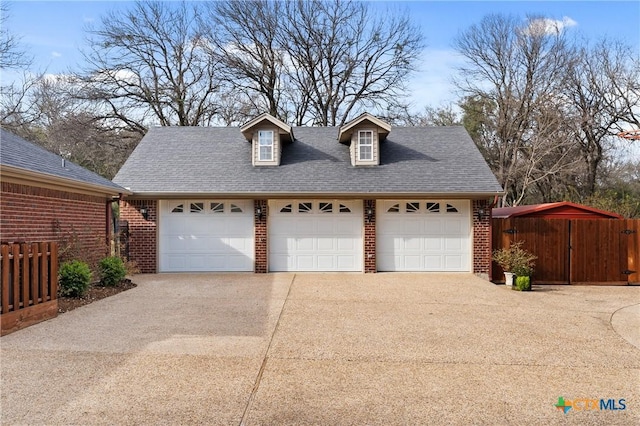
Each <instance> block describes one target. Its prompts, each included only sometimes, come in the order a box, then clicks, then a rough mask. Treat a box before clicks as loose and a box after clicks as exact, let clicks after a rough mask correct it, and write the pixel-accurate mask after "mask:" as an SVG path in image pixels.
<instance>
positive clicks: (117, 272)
mask: <svg viewBox="0 0 640 426" xmlns="http://www.w3.org/2000/svg"><path fill="white" fill-rule="evenodd" d="M98 269H99V271H100V284H101V285H103V286H105V287H113V286H115V285H117V284H118V283H119V282H120V281H122V279H123V278H124V276H125V275H126V274H127V269H126V268H125V266H124V263H123V262H122V259H120V258H119V257H117V256H110V257H105V258H104V259H102V260H101V261H100V264H99V265H98Z"/></svg>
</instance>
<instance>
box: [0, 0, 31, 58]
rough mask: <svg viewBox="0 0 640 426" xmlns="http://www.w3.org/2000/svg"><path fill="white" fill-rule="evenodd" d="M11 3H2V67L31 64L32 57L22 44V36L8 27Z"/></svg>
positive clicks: (0, 14) (0, 45) (0, 33)
mask: <svg viewBox="0 0 640 426" xmlns="http://www.w3.org/2000/svg"><path fill="white" fill-rule="evenodd" d="M8 19H9V4H8V3H7V2H6V1H5V2H1V3H0V69H20V68H23V69H24V68H27V67H28V66H29V65H31V62H32V58H31V57H30V56H29V55H28V54H27V53H26V51H25V50H24V49H23V48H22V46H21V45H20V37H18V36H17V35H15V34H12V33H11V32H10V31H9V29H8V28H7V21H8Z"/></svg>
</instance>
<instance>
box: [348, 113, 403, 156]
mask: <svg viewBox="0 0 640 426" xmlns="http://www.w3.org/2000/svg"><path fill="white" fill-rule="evenodd" d="M390 131H391V126H389V124H388V123H385V122H384V121H382V120H380V119H379V118H376V117H374V116H373V115H371V114H368V113H366V112H365V113H364V114H362V115H360V116H359V117H358V118H356V119H354V120H351V121H350V122H348V123H346V124H344V125H343V126H342V127H340V133H339V134H338V141H339V142H340V143H344V144H348V145H349V154H350V155H349V156H350V157H351V165H352V166H356V167H357V166H377V165H378V164H380V142H382V141H383V140H384V139H385V138H386V137H387V135H388V134H389V132H390Z"/></svg>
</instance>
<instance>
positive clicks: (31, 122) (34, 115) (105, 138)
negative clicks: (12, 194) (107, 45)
mask: <svg viewBox="0 0 640 426" xmlns="http://www.w3.org/2000/svg"><path fill="white" fill-rule="evenodd" d="M23 82H26V83H25V84H23V85H18V84H14V85H12V86H11V87H12V88H13V89H14V92H12V93H10V94H9V93H3V96H2V98H1V99H2V104H1V105H0V111H1V112H2V127H3V128H5V129H7V130H9V131H11V132H13V133H15V134H17V135H19V136H22V137H24V138H25V139H27V140H30V141H32V142H34V143H37V144H39V145H41V146H42V147H44V148H46V149H47V150H49V151H51V152H53V153H55V154H59V155H62V156H64V157H65V158H68V159H70V160H71V161H74V162H76V163H78V164H80V165H82V166H84V167H86V168H88V169H90V170H93V171H94V172H96V173H99V174H101V175H103V176H105V177H107V178H109V179H111V178H113V176H115V174H116V172H117V171H118V169H119V168H120V166H121V165H122V164H123V163H124V161H125V160H126V158H127V157H128V156H129V154H130V153H131V151H132V150H133V148H135V146H136V144H137V143H138V141H139V140H140V138H141V137H142V135H141V134H140V133H138V132H131V131H124V130H120V129H117V128H116V127H117V126H113V125H112V123H109V122H108V121H107V120H106V119H104V118H101V117H100V116H99V113H98V111H96V106H95V105H94V104H93V103H92V102H87V101H83V100H80V99H79V98H78V96H77V94H76V93H75V92H76V91H77V90H78V86H77V84H76V81H75V80H74V79H73V78H72V77H70V76H38V77H37V78H36V77H30V78H26V79H24V80H23Z"/></svg>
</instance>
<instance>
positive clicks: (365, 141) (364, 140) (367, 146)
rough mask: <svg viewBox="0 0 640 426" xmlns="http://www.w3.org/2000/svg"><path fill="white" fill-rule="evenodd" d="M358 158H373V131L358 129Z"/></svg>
mask: <svg viewBox="0 0 640 426" xmlns="http://www.w3.org/2000/svg"><path fill="white" fill-rule="evenodd" d="M358 159H359V160H360V161H372V160H373V131H372V130H359V131H358Z"/></svg>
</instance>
